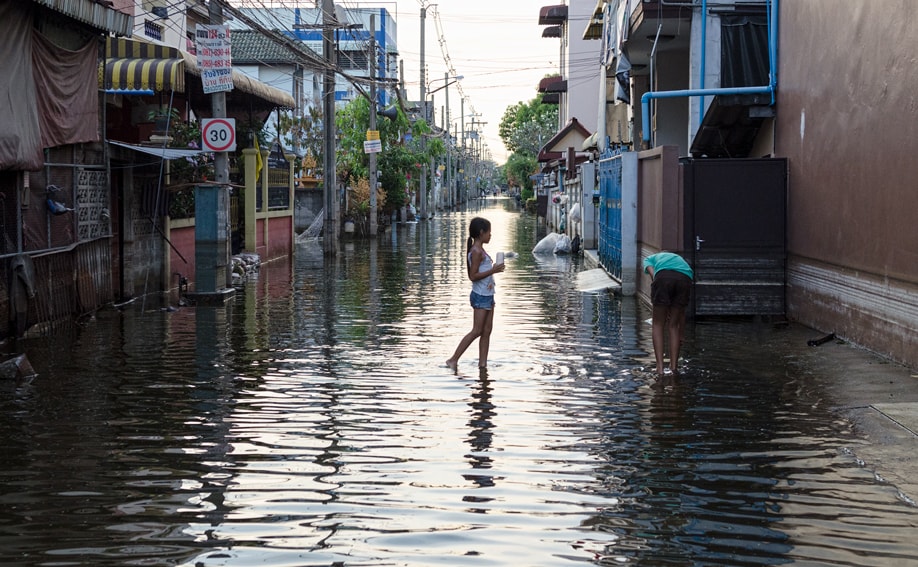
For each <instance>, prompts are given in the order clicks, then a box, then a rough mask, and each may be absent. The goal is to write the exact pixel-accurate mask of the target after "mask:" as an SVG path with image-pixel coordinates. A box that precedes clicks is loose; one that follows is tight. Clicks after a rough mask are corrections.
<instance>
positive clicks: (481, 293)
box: [446, 217, 504, 370]
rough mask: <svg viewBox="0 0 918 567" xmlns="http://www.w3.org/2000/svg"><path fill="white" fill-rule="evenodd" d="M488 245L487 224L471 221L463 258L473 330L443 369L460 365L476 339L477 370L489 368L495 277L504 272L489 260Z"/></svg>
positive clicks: (489, 235) (498, 265)
mask: <svg viewBox="0 0 918 567" xmlns="http://www.w3.org/2000/svg"><path fill="white" fill-rule="evenodd" d="M488 242H491V223H490V221H488V220H487V219H483V218H481V217H475V218H473V219H472V222H470V223H469V238H468V241H467V243H466V254H465V263H466V267H467V268H468V274H469V279H470V280H472V293H471V294H470V295H469V302H470V303H471V304H472V330H471V331H469V332H468V334H466V335H465V336H464V337H462V340H461V341H459V346H457V347H456V352H454V353H453V356H451V357H449V359H448V360H447V361H446V365H447V366H449V367H450V368H452V369H453V370H455V369H456V367H457V366H458V365H459V357H460V356H462V353H464V352H465V349H467V348H469V345H471V344H472V341H474V340H475V339H478V367H479V368H487V367H488V349H489V348H490V346H491V329H492V328H493V326H494V274H499V273H501V272H503V271H504V264H503V263H501V264H494V261H493V260H491V256H489V255H488V253H487V252H485V249H484V245H485V244H487V243H488Z"/></svg>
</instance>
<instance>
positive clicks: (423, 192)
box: [418, 6, 431, 220]
mask: <svg viewBox="0 0 918 567" xmlns="http://www.w3.org/2000/svg"><path fill="white" fill-rule="evenodd" d="M426 19H427V8H425V7H424V6H421V86H420V88H421V108H423V109H424V121H425V122H427V123H428V124H430V121H431V120H430V110H429V108H428V106H427V92H426V88H427V76H426V74H425V72H424V43H425V41H424V22H425V20H426ZM426 152H427V138H426V137H425V136H421V153H422V154H423V153H426ZM425 161H426V160H425ZM419 185H420V187H419V191H418V192H419V193H420V195H419V196H418V198H419V200H420V201H421V219H422V220H426V219H427V164H426V163H422V164H421V179H420V183H419Z"/></svg>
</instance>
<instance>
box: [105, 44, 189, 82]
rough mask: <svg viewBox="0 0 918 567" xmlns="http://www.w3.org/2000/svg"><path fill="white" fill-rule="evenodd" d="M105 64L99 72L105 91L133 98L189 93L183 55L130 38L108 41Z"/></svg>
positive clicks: (161, 46)
mask: <svg viewBox="0 0 918 567" xmlns="http://www.w3.org/2000/svg"><path fill="white" fill-rule="evenodd" d="M105 54H106V57H105V63H104V65H103V66H102V67H101V68H100V69H99V80H100V82H101V87H102V89H103V90H106V91H110V92H120V93H125V94H129V93H131V92H136V93H137V94H143V93H144V92H150V91H154V92H163V91H178V92H184V90H185V59H184V58H183V57H182V53H181V51H179V50H178V49H175V48H173V47H166V46H165V45H155V44H152V43H146V42H142V41H136V40H132V39H126V38H108V39H107V40H106V46H105Z"/></svg>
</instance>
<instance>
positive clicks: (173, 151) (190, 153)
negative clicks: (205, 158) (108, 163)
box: [108, 140, 207, 159]
mask: <svg viewBox="0 0 918 567" xmlns="http://www.w3.org/2000/svg"><path fill="white" fill-rule="evenodd" d="M108 143H109V144H113V145H115V146H121V147H122V148H127V149H129V150H134V151H136V152H142V153H145V154H150V155H153V156H157V157H161V158H163V159H179V158H183V157H194V156H196V155H198V154H203V153H207V152H205V151H204V150H186V149H182V148H164V147H162V146H140V145H137V144H128V143H126V142H116V141H115V140H109V141H108Z"/></svg>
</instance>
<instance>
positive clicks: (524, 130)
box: [500, 95, 558, 200]
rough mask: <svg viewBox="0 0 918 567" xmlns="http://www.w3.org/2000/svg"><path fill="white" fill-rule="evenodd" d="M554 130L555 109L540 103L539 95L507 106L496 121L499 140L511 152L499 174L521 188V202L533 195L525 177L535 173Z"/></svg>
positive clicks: (529, 182)
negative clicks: (542, 152) (541, 153)
mask: <svg viewBox="0 0 918 567" xmlns="http://www.w3.org/2000/svg"><path fill="white" fill-rule="evenodd" d="M557 129H558V107H557V106H556V105H553V104H543V103H542V95H539V96H537V97H535V98H534V99H532V100H530V101H529V102H526V103H524V102H518V103H516V104H514V105H512V106H509V107H507V110H506V111H505V112H504V116H503V118H501V121H500V137H501V140H503V142H504V145H505V146H506V147H507V149H508V150H510V151H511V152H513V153H512V154H511V155H510V157H509V158H508V159H507V163H506V165H504V168H503V172H502V174H503V175H505V176H506V180H507V184H508V185H509V186H511V187H520V188H521V191H520V193H521V197H522V198H523V199H524V200H525V199H528V198H530V197H532V196H533V183H532V180H531V179H530V178H529V177H530V176H531V175H533V174H535V173H537V172H538V169H539V163H538V161H537V157H538V155H539V151H540V150H541V149H542V146H544V145H545V143H546V142H548V140H550V139H551V137H552V136H554V135H555V133H556V132H557Z"/></svg>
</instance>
